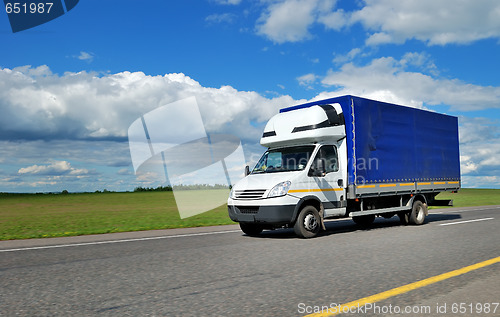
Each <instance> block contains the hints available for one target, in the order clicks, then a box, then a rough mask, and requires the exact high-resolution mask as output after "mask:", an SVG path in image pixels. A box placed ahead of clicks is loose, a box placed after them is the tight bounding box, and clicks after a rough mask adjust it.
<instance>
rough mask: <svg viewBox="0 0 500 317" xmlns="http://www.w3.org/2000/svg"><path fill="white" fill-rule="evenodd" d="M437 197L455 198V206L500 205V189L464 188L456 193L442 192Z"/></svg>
mask: <svg viewBox="0 0 500 317" xmlns="http://www.w3.org/2000/svg"><path fill="white" fill-rule="evenodd" d="M436 199H453V207H471V206H485V205H500V189H475V188H474V189H473V188H463V189H461V190H459V191H458V193H456V194H453V193H450V192H443V193H440V194H439V195H437V197H436ZM445 208H446V207H445Z"/></svg>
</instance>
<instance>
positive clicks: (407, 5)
mask: <svg viewBox="0 0 500 317" xmlns="http://www.w3.org/2000/svg"><path fill="white" fill-rule="evenodd" d="M364 2H365V6H364V7H363V8H362V9H361V10H358V11H354V12H351V13H350V18H349V23H350V24H352V23H356V22H359V23H361V24H362V25H363V26H364V27H365V28H366V29H367V30H370V31H371V32H372V33H371V34H370V36H369V37H368V39H367V44H369V45H378V44H384V43H403V42H405V41H406V40H409V39H417V40H420V41H423V42H426V43H428V44H429V45H446V44H450V43H457V44H466V43H471V42H474V41H478V40H481V39H487V38H500V2H498V1H496V0H480V1H475V0H466V1H455V0H441V1H435V0H419V1H400V0H377V1H375V0H365V1H364Z"/></svg>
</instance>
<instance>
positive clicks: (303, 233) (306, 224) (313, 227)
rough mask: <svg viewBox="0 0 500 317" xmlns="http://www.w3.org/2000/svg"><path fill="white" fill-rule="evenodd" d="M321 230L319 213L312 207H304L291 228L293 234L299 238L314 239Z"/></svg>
mask: <svg viewBox="0 0 500 317" xmlns="http://www.w3.org/2000/svg"><path fill="white" fill-rule="evenodd" d="M320 229H321V219H320V217H319V212H318V210H317V209H316V208H315V207H314V206H305V207H304V208H302V210H301V211H300V213H299V216H298V217H297V221H296V222H295V225H294V226H293V230H294V231H295V234H296V235H297V236H299V237H301V238H306V239H307V238H314V237H315V236H316V235H317V234H318V233H319V230H320Z"/></svg>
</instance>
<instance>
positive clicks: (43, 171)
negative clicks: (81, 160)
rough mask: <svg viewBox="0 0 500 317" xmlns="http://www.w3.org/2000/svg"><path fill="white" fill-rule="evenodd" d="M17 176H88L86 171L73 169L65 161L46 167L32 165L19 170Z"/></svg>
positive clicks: (52, 163) (55, 162)
mask: <svg viewBox="0 0 500 317" xmlns="http://www.w3.org/2000/svg"><path fill="white" fill-rule="evenodd" d="M18 173H19V174H31V175H33V174H39V175H73V176H79V175H86V174H89V171H88V170H87V169H84V168H81V169H78V168H74V167H72V166H71V164H70V163H69V162H67V161H54V162H51V163H50V164H48V165H32V166H28V167H23V168H20V169H19V171H18Z"/></svg>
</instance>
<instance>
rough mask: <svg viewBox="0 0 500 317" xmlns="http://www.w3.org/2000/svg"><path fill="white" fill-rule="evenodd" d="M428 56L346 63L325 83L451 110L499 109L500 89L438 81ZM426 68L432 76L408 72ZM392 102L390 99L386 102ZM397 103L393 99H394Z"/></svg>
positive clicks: (450, 80)
mask: <svg viewBox="0 0 500 317" xmlns="http://www.w3.org/2000/svg"><path fill="white" fill-rule="evenodd" d="M426 59H427V57H426V56H425V54H424V55H423V56H421V55H420V56H419V55H418V54H414V53H413V54H406V55H405V56H404V57H403V58H402V59H400V60H397V59H395V58H393V57H381V58H378V59H374V60H372V61H371V62H370V63H369V64H368V65H364V66H357V65H355V64H353V63H348V64H344V65H343V66H342V67H341V68H340V70H329V71H328V72H327V74H326V76H325V77H324V78H323V80H322V83H323V84H324V85H326V86H333V87H336V88H337V89H338V90H342V91H344V92H349V93H352V94H355V95H365V96H366V95H367V94H377V93H380V94H385V93H386V92H387V90H388V88H387V87H390V92H389V93H390V94H393V95H395V96H399V97H400V98H403V99H404V100H405V102H404V104H407V105H414V104H422V103H426V104H428V105H440V104H445V105H450V106H451V109H452V110H461V111H473V110H481V109H488V108H496V109H498V108H500V103H499V100H500V87H492V86H478V85H473V84H468V83H466V82H463V81H460V80H458V79H439V78H435V77H433V76H432V74H433V73H435V69H434V67H435V66H433V63H428V62H425V60H426ZM409 64H411V65H413V66H418V65H419V64H420V66H423V67H421V68H424V69H427V70H428V71H429V73H431V74H430V75H428V74H425V73H421V72H416V71H408V70H407V67H408V65H409ZM386 101H390V100H386ZM392 101H394V100H392Z"/></svg>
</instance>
